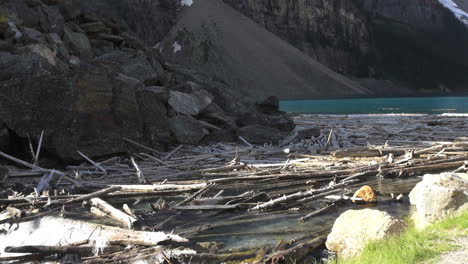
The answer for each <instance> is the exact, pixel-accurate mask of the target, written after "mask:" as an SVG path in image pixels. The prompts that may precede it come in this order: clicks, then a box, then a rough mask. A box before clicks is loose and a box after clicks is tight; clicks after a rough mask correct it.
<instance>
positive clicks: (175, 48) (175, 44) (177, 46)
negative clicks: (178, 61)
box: [172, 41, 182, 54]
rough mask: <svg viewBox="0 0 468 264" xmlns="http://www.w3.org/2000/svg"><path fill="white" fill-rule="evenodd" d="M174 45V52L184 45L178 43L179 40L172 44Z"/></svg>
mask: <svg viewBox="0 0 468 264" xmlns="http://www.w3.org/2000/svg"><path fill="white" fill-rule="evenodd" d="M172 47H173V48H174V54H175V53H177V52H178V51H180V50H182V46H181V45H180V44H179V43H177V41H176V42H174V44H172Z"/></svg>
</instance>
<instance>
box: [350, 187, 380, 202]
mask: <svg viewBox="0 0 468 264" xmlns="http://www.w3.org/2000/svg"><path fill="white" fill-rule="evenodd" d="M353 198H361V199H363V200H364V201H365V202H367V203H375V202H377V195H376V194H375V192H374V190H372V188H371V187H370V186H369V185H364V186H362V187H361V188H360V189H359V190H357V191H356V192H355V193H354V195H353ZM353 202H354V200H353Z"/></svg>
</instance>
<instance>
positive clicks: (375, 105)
mask: <svg viewBox="0 0 468 264" xmlns="http://www.w3.org/2000/svg"><path fill="white" fill-rule="evenodd" d="M280 109H281V110H282V111H285V112H300V113H314V114H388V113H414V114H442V113H468V97H413V98H365V99H326V100H296V101H281V102H280Z"/></svg>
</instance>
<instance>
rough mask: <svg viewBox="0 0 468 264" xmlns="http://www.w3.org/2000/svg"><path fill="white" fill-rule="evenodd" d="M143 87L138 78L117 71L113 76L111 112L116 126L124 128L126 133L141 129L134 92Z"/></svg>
mask: <svg viewBox="0 0 468 264" xmlns="http://www.w3.org/2000/svg"><path fill="white" fill-rule="evenodd" d="M143 88H144V85H143V84H142V83H141V82H140V81H139V80H137V79H135V78H132V77H130V76H126V75H124V74H120V73H119V74H117V76H115V77H114V78H113V81H112V106H111V107H112V113H113V115H114V120H115V123H116V126H117V127H120V128H122V129H125V130H126V131H125V134H126V135H130V134H132V133H134V132H133V131H135V132H136V133H138V132H139V131H141V130H142V129H141V125H142V122H141V120H140V118H139V117H140V116H139V111H140V109H139V105H138V102H137V97H136V92H137V90H139V89H143Z"/></svg>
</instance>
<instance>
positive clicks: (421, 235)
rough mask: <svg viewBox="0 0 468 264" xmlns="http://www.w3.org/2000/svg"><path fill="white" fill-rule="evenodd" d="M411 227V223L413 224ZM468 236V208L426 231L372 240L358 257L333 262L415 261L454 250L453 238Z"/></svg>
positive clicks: (385, 263)
mask: <svg viewBox="0 0 468 264" xmlns="http://www.w3.org/2000/svg"><path fill="white" fill-rule="evenodd" d="M411 226H412V225H411ZM466 235H468V211H466V212H464V213H462V214H461V215H459V216H455V217H452V218H448V219H445V220H442V221H441V222H438V223H435V224H433V225H431V226H430V227H428V228H426V229H424V230H417V229H415V228H414V227H411V228H409V229H408V230H407V231H406V232H404V233H403V234H401V235H400V236H395V237H390V238H388V239H385V240H381V241H375V242H370V243H369V244H368V245H366V246H365V248H364V250H363V251H362V253H361V254H360V255H359V256H356V257H353V258H350V259H346V260H342V259H338V260H335V261H332V262H331V263H332V264H367V263H368V264H375V263H379V264H414V263H418V262H423V261H427V260H431V259H434V258H436V257H438V256H439V255H441V254H442V253H444V252H447V251H450V250H453V249H455V248H456V246H454V245H453V242H452V238H453V237H456V236H466Z"/></svg>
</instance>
